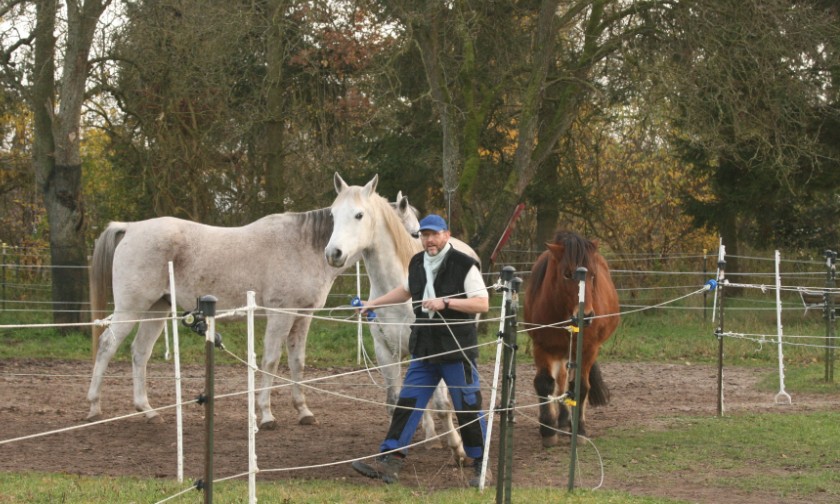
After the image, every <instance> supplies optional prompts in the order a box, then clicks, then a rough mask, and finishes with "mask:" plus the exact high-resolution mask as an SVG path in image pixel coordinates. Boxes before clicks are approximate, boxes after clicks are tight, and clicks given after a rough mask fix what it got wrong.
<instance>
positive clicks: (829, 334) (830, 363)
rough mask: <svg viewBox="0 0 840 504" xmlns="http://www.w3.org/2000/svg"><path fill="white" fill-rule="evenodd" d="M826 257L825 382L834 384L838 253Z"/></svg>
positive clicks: (832, 252)
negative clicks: (835, 296)
mask: <svg viewBox="0 0 840 504" xmlns="http://www.w3.org/2000/svg"><path fill="white" fill-rule="evenodd" d="M824 256H825V267H826V273H825V303H824V305H825V306H824V308H823V310H824V311H823V316H824V317H825V340H826V341H825V381H826V383H832V382H834V326H835V323H836V320H837V313H836V312H835V311H834V291H835V288H836V287H837V265H836V262H837V252H835V251H833V250H826V251H825V253H824Z"/></svg>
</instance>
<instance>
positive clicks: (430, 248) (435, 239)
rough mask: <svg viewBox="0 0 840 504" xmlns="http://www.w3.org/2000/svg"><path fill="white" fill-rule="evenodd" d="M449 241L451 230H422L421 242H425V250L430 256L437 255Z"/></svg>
mask: <svg viewBox="0 0 840 504" xmlns="http://www.w3.org/2000/svg"><path fill="white" fill-rule="evenodd" d="M448 241H449V231H448V230H447V231H430V230H428V229H427V230H424V231H420V242H421V243H422V244H423V250H425V251H426V253H427V254H429V255H430V256H436V255H438V254H439V253H440V251H441V250H442V249H443V247H445V246H446V242H448Z"/></svg>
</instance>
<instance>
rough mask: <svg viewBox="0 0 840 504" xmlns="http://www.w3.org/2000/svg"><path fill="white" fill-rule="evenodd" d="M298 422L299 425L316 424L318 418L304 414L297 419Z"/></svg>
mask: <svg viewBox="0 0 840 504" xmlns="http://www.w3.org/2000/svg"><path fill="white" fill-rule="evenodd" d="M298 423H299V424H301V425H318V419H317V418H315V417H314V416H305V417H303V418H301V419H300V420H298Z"/></svg>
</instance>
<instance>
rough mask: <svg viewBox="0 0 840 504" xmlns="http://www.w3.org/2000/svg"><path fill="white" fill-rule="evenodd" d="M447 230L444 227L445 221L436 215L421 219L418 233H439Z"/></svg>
mask: <svg viewBox="0 0 840 504" xmlns="http://www.w3.org/2000/svg"><path fill="white" fill-rule="evenodd" d="M448 229H449V228H448V227H446V221H445V220H443V217H441V216H440V215H437V214H429V215H427V216H425V217H423V220H421V221H420V231H435V232H441V231H446V230H448Z"/></svg>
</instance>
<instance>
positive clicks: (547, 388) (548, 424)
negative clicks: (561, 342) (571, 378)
mask: <svg viewBox="0 0 840 504" xmlns="http://www.w3.org/2000/svg"><path fill="white" fill-rule="evenodd" d="M556 387H557V384H556V382H555V380H554V376H552V374H551V371H550V370H549V368H548V367H540V368H539V369H538V371H537V375H536V376H535V377H534V390H535V391H536V393H537V397H538V398H539V401H540V436H541V437H542V444H543V447H545V448H548V447H550V446H554V445H556V444H557V431H556V428H557V403H556V402H555V401H551V402H549V396H553V395H554V392H555V389H556Z"/></svg>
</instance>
